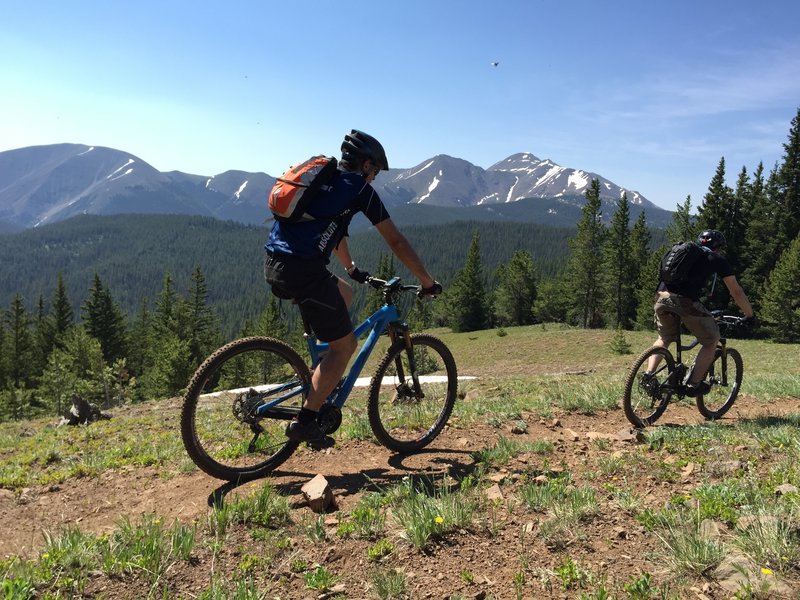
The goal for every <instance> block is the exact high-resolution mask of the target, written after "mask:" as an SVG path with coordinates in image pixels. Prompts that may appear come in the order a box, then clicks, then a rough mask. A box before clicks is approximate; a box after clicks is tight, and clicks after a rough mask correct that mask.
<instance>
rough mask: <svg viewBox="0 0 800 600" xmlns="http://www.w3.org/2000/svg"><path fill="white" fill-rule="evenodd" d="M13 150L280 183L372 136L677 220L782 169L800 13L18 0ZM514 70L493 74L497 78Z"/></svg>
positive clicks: (583, 5) (768, 4)
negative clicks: (360, 136) (627, 201)
mask: <svg viewBox="0 0 800 600" xmlns="http://www.w3.org/2000/svg"><path fill="white" fill-rule="evenodd" d="M2 13H3V14H2V18H0V82H1V84H0V151H4V150H10V149H13V148H21V147H25V146H33V145H39V144H52V143H60V142H72V143H83V144H89V145H94V146H109V147H112V148H117V149H119V150H124V151H127V152H130V153H132V154H134V155H136V156H138V157H139V158H141V159H142V160H144V161H146V162H148V163H150V164H151V165H153V166H154V167H155V168H157V169H159V170H161V171H170V170H180V171H184V172H188V173H195V174H200V175H215V174H219V173H221V172H223V171H226V170H228V169H241V170H245V171H263V172H266V173H269V174H270V175H279V174H280V173H281V172H283V171H284V170H285V169H286V168H287V167H288V166H290V165H291V164H294V163H296V162H298V161H299V160H302V159H304V158H306V157H307V156H308V155H311V154H319V153H325V154H336V153H338V148H339V143H340V141H341V138H342V136H343V135H344V133H346V132H347V131H349V130H350V129H351V128H358V129H362V130H364V131H367V132H368V133H371V134H372V135H375V136H376V137H378V139H380V140H381V141H382V142H383V144H384V146H385V148H386V150H387V154H388V157H389V164H390V166H392V167H404V168H410V167H413V166H415V165H417V164H419V163H421V162H423V161H424V160H426V159H427V158H430V157H431V156H434V155H436V154H449V155H451V156H455V157H458V158H462V159H465V160H467V161H469V162H471V163H473V164H476V165H478V166H480V167H484V168H486V167H489V166H491V165H492V164H494V163H495V162H498V161H500V160H502V159H504V158H506V157H507V156H509V155H511V154H514V153H516V152H531V153H533V154H534V155H536V156H538V157H539V158H543V159H544V158H549V159H551V160H553V161H554V162H556V163H558V164H560V165H562V166H565V167H572V168H579V169H584V170H587V171H593V172H596V173H599V174H601V175H603V176H604V177H607V178H608V179H610V180H611V181H613V182H615V183H617V184H619V185H622V186H624V187H627V188H629V189H634V190H637V191H639V192H640V193H642V194H643V195H644V196H645V197H647V198H648V199H650V200H651V201H653V202H655V203H656V204H658V205H659V206H662V207H664V208H668V209H670V210H674V208H675V206H676V205H677V204H678V203H681V202H683V201H684V200H685V198H686V196H687V195H689V194H691V196H692V199H693V206H694V207H696V206H697V204H698V203H699V202H700V201H701V200H702V197H703V195H704V194H705V193H706V191H707V189H708V184H709V182H710V180H711V177H712V176H713V174H714V171H715V169H716V167H717V164H718V163H719V160H720V158H721V157H723V156H724V157H725V161H726V165H727V176H728V177H727V178H728V183H729V184H730V185H733V184H734V182H735V181H736V177H737V176H738V173H739V171H740V170H741V168H742V167H743V166H744V167H746V168H747V170H748V172H752V171H753V170H754V169H755V168H756V166H757V165H758V163H759V162H762V161H763V163H764V165H765V168H766V170H767V171H769V170H770V169H771V168H772V167H773V165H774V164H775V163H776V162H777V161H780V160H781V157H782V155H783V144H784V143H785V142H786V140H787V136H788V132H789V127H790V123H791V120H792V118H793V117H794V116H795V115H796V114H797V110H798V107H800V32H799V31H800V28H798V27H797V23H800V2H797V0H764V1H762V2H760V3H754V2H752V1H741V0H725V1H721V0H704V1H698V0H692V1H685V0H670V1H669V2H652V1H650V2H643V1H641V0H639V1H637V2H633V1H627V0H617V1H615V0H611V1H609V2H600V1H597V0H592V1H589V0H581V1H577V0H575V1H569V0H529V1H525V2H523V1H507V2H504V1H502V0H498V1H495V2H487V1H485V0H484V1H471V0H460V1H435V0H427V1H424V2H423V1H419V0H404V1H403V2H388V1H387V2H374V3H367V2H350V1H348V0H340V1H339V2H333V1H315V0H310V1H306V2H303V3H294V2H267V1H263V0H262V1H256V0H252V1H251V0H242V1H236V0H231V1H229V2H224V3H223V2H210V1H209V2H204V3H200V2H184V1H179V0H174V1H166V2H165V1H163V0H161V1H159V2H155V1H152V0H137V2H130V3H111V2H99V1H97V2H87V1H82V0H76V1H72V2H56V1H52V0H50V1H45V2H6V3H4V7H3V11H2ZM495 61H496V62H499V64H498V66H496V67H494V66H492V64H491V63H492V62H495Z"/></svg>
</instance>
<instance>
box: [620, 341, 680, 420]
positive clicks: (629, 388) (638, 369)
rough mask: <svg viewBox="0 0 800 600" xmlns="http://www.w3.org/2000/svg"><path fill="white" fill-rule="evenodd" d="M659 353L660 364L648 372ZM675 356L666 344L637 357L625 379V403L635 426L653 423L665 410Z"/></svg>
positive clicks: (623, 402) (670, 391) (671, 384)
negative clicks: (652, 358) (650, 363)
mask: <svg viewBox="0 0 800 600" xmlns="http://www.w3.org/2000/svg"><path fill="white" fill-rule="evenodd" d="M653 356H658V357H659V358H660V360H661V362H660V364H659V366H658V367H657V368H656V369H655V370H654V372H653V373H652V374H647V373H646V371H647V368H648V364H649V362H650V359H651V357H653ZM674 371H675V360H674V359H673V358H672V354H670V352H669V351H668V350H666V349H665V348H650V349H648V350H646V351H645V352H644V353H643V354H642V355H641V356H639V358H637V359H636V362H634V364H633V366H632V367H631V370H630V371H629V372H628V378H627V381H626V383H625V394H624V396H623V399H622V406H623V409H624V410H625V416H626V417H627V418H628V420H629V421H630V422H631V424H632V425H634V426H635V427H645V426H647V425H652V424H653V423H655V421H656V420H657V419H658V418H659V417H660V416H661V415H662V414H663V412H664V411H665V410H666V408H667V405H668V404H669V401H670V399H671V397H672V390H673V379H674V375H673V373H674Z"/></svg>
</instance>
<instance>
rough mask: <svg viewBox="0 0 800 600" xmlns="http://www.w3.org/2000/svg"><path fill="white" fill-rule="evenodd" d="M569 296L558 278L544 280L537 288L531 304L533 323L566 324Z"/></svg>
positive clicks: (563, 283) (561, 280) (564, 284)
mask: <svg viewBox="0 0 800 600" xmlns="http://www.w3.org/2000/svg"><path fill="white" fill-rule="evenodd" d="M568 298H569V294H568V292H567V290H566V282H565V281H564V280H563V279H560V278H557V279H556V278H553V279H545V280H543V281H542V282H541V283H540V284H539V285H538V286H537V293H536V301H535V302H534V303H533V318H534V323H566V321H567V312H568V311H569V308H570V307H569V303H568Z"/></svg>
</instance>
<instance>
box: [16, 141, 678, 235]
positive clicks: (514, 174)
mask: <svg viewBox="0 0 800 600" xmlns="http://www.w3.org/2000/svg"><path fill="white" fill-rule="evenodd" d="M595 178H596V179H598V180H599V182H600V188H601V197H602V198H603V199H604V200H605V201H606V203H607V204H609V205H610V204H611V203H612V202H616V201H617V200H618V199H619V198H620V197H621V195H622V194H623V193H627V198H628V200H629V202H631V204H632V206H633V207H635V208H638V209H639V210H641V209H643V208H646V209H647V212H648V215H649V214H650V213H651V211H652V212H653V213H654V214H655V213H665V212H666V211H663V210H662V209H659V208H657V207H655V206H654V205H653V204H651V203H650V202H649V201H647V200H646V199H645V198H644V197H643V196H641V195H640V194H639V193H638V192H634V191H630V190H626V189H625V188H623V187H620V186H618V185H616V184H614V183H612V182H610V181H608V180H607V179H605V178H604V177H601V176H600V175H597V174H595V173H588V172H585V171H581V170H577V169H570V168H566V167H561V166H559V165H557V164H555V163H554V162H552V161H550V160H540V159H538V158H537V157H535V156H534V155H532V154H526V153H520V154H515V155H513V156H509V157H508V158H506V159H505V160H502V161H500V162H498V163H496V164H494V165H492V166H491V167H489V168H488V169H482V168H481V167H477V166H475V165H473V164H471V163H469V162H467V161H465V160H462V159H459V158H453V157H451V156H446V155H438V156H435V157H433V158H431V159H428V160H426V161H423V162H421V163H420V164H419V165H417V166H415V167H412V168H410V169H392V170H390V171H389V172H383V173H381V174H380V175H379V177H378V179H377V180H376V182H375V184H374V186H375V188H376V189H377V191H378V193H379V194H380V195H381V197H382V198H383V200H384V202H386V204H387V205H388V206H394V207H396V206H399V205H404V204H421V205H429V206H439V207H445V208H453V209H457V208H459V207H476V206H477V207H481V206H486V207H487V208H488V207H491V206H497V205H506V204H508V203H512V202H516V201H518V200H521V199H531V198H540V199H547V202H548V208H547V211H546V212H543V214H552V215H556V214H557V213H558V212H559V207H560V206H566V205H568V206H569V207H570V214H573V212H574V208H575V206H579V205H582V196H583V194H584V193H585V191H586V189H587V187H588V186H589V184H590V182H591V180H592V179H595ZM274 182H275V178H274V177H272V176H270V175H267V174H266V173H248V172H244V171H235V170H234V171H226V172H224V173H221V174H218V175H214V176H207V175H191V174H187V173H182V172H180V171H171V172H166V173H162V172H160V171H158V170H157V169H155V168H154V167H152V166H151V165H149V164H148V163H146V162H145V161H143V160H142V159H140V158H138V157H136V156H134V155H132V154H129V153H127V152H123V151H120V150H114V149H112V148H103V147H95V146H86V145H82V144H55V145H50V146H33V147H29V148H21V149H18V150H9V151H6V152H0V231H3V230H7V229H9V228H28V227H37V226H39V225H42V224H47V223H53V222H56V221H60V220H63V219H66V218H69V217H71V216H74V215H77V214H84V213H89V214H119V213H160V214H165V213H175V214H193V215H204V216H212V217H217V218H220V219H231V220H235V221H240V222H243V223H249V224H261V223H263V222H264V221H265V220H266V219H268V218H269V216H270V215H269V212H268V210H267V207H266V198H267V193H268V191H269V190H270V189H271V187H272V185H273V183H274ZM497 207H498V208H499V206H497ZM611 212H612V211H609V210H605V209H604V214H608V215H610V214H611ZM663 216H664V215H660V216H659V219H662V220H663ZM562 218H563V215H562ZM562 224H563V223H562Z"/></svg>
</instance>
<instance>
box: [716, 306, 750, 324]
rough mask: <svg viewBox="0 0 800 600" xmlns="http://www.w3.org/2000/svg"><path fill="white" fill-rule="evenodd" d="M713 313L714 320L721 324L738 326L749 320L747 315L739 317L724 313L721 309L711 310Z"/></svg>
mask: <svg viewBox="0 0 800 600" xmlns="http://www.w3.org/2000/svg"><path fill="white" fill-rule="evenodd" d="M711 315H712V316H713V317H714V320H715V321H716V322H717V324H719V325H727V326H733V327H735V326H737V325H741V324H742V323H744V322H745V321H746V320H747V317H739V316H736V315H724V314H722V311H721V310H713V311H711Z"/></svg>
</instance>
